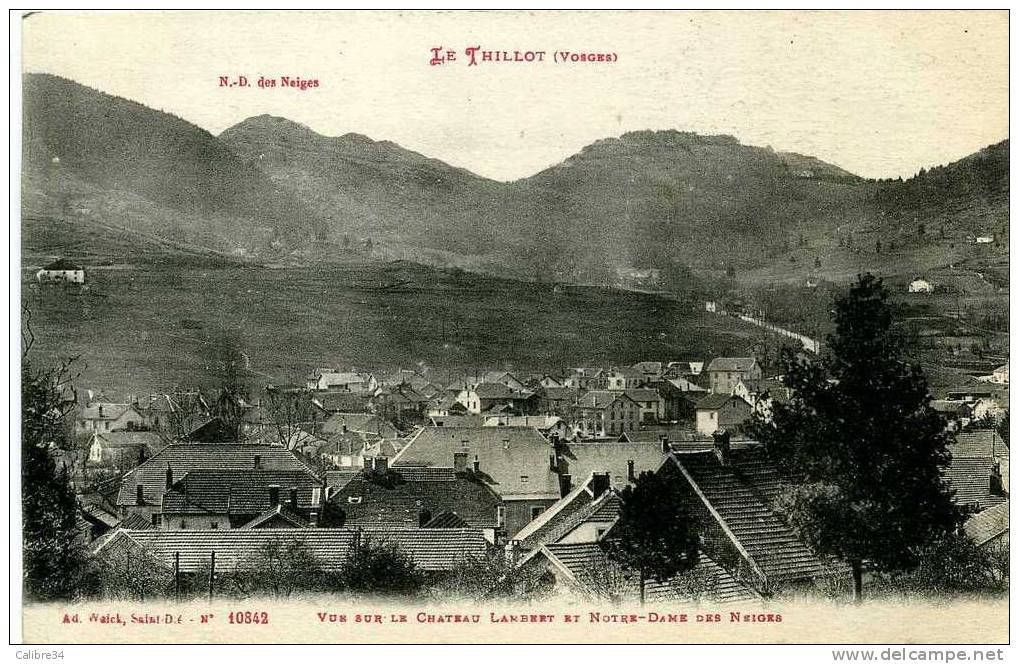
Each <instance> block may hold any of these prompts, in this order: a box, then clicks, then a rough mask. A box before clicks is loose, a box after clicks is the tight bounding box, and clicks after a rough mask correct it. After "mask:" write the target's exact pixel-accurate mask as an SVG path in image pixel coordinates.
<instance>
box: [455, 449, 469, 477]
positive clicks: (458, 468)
mask: <svg viewBox="0 0 1019 664" xmlns="http://www.w3.org/2000/svg"><path fill="white" fill-rule="evenodd" d="M453 470H454V471H455V472H458V473H466V472H467V453H466V452H453Z"/></svg>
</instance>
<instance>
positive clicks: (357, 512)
mask: <svg viewBox="0 0 1019 664" xmlns="http://www.w3.org/2000/svg"><path fill="white" fill-rule="evenodd" d="M394 470H395V471H396V472H397V473H400V476H401V477H402V478H403V481H397V482H387V483H382V482H378V481H375V480H374V479H373V478H371V477H370V476H367V475H365V474H361V475H359V476H357V477H355V478H354V479H352V480H351V481H350V482H348V483H347V485H346V486H344V487H343V488H341V489H339V490H337V491H336V492H334V493H333V495H332V497H331V498H330V501H331V502H332V503H333V504H334V505H336V506H338V507H340V508H342V509H343V511H344V512H345V513H346V521H345V523H346V524H349V525H352V526H356V525H367V524H387V525H401V526H407V527H417V526H418V525H419V522H420V516H421V513H422V512H423V511H427V512H428V513H429V514H430V515H432V516H434V515H437V514H439V513H441V512H452V513H454V514H456V515H457V516H458V517H460V518H461V519H463V520H464V521H465V522H466V523H467V524H468V525H469V526H471V527H474V528H495V527H497V526H498V522H497V515H496V507H497V506H498V505H500V504H501V501H500V500H499V497H498V496H497V495H496V494H495V492H493V491H492V490H491V489H490V488H489V487H488V486H487V485H486V484H484V483H483V482H481V481H478V480H476V479H473V478H471V477H468V476H466V475H463V474H460V475H453V476H452V477H446V478H439V477H427V476H425V477H422V478H415V474H414V473H413V472H410V473H408V474H407V475H408V476H409V477H410V478H411V479H407V476H404V475H403V474H402V473H401V470H402V469H400V468H396V469H394ZM413 470H415V469H412V471H413ZM427 470H432V469H427ZM448 470H452V469H448ZM351 499H354V501H353V502H352V501H351Z"/></svg>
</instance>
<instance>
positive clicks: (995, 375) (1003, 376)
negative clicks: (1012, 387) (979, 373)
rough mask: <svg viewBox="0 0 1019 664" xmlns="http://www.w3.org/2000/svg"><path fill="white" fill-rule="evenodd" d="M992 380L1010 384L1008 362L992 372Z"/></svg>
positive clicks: (1000, 383)
mask: <svg viewBox="0 0 1019 664" xmlns="http://www.w3.org/2000/svg"><path fill="white" fill-rule="evenodd" d="M991 382H992V383H998V384H999V385H1008V362H1006V363H1005V364H1003V365H1001V366H1000V367H998V368H997V369H995V370H994V371H993V372H992V373H991Z"/></svg>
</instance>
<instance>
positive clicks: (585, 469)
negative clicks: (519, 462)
mask: <svg viewBox="0 0 1019 664" xmlns="http://www.w3.org/2000/svg"><path fill="white" fill-rule="evenodd" d="M630 459H632V460H633V470H634V473H635V474H636V475H638V476H639V475H640V473H641V472H642V471H645V470H648V471H656V470H658V468H659V466H661V465H662V462H663V461H664V460H665V454H664V453H663V452H662V443H661V441H660V440H658V439H657V437H656V438H655V439H654V440H651V441H644V442H636V443H631V442H618V441H600V442H571V443H567V444H565V445H563V446H561V447H560V469H561V472H564V473H569V474H570V475H572V476H573V481H574V483H577V484H580V483H582V482H584V481H586V480H587V478H589V477H590V476H591V473H608V474H609V480H610V482H611V484H612V486H613V487H616V488H617V489H621V488H623V487H624V486H626V485H627V484H629V480H628V478H627V471H628V466H627V463H626V462H627V461H629V460H630Z"/></svg>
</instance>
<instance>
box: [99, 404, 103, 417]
mask: <svg viewBox="0 0 1019 664" xmlns="http://www.w3.org/2000/svg"><path fill="white" fill-rule="evenodd" d="M102 416H103V404H99V417H102Z"/></svg>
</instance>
